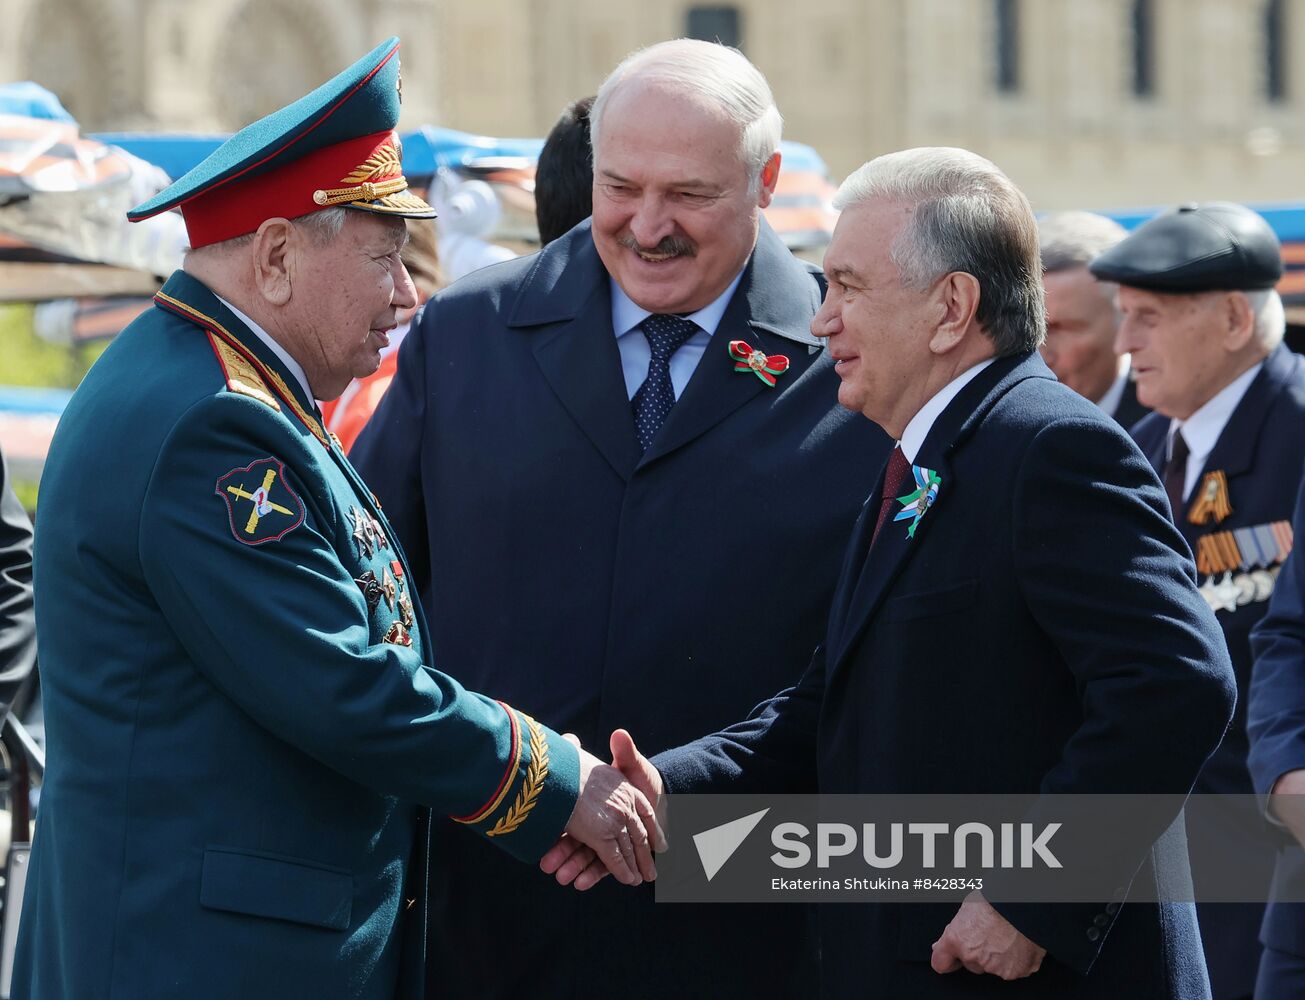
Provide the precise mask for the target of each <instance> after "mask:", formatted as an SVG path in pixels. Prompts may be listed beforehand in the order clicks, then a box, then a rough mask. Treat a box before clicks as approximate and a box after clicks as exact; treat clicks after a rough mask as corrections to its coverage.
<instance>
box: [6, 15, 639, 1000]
mask: <svg viewBox="0 0 1305 1000" xmlns="http://www.w3.org/2000/svg"><path fill="white" fill-rule="evenodd" d="M397 50H398V40H397V39H390V40H389V41H387V42H385V43H384V44H382V45H380V46H379V47H377V48H376V49H375V50H373V51H372V52H371V53H370V54H368V55H367V56H366V57H365V58H363V59H362V60H361V61H359V62H358V63H356V64H355V65H354V66H352V67H350V68H349V69H348V70H346V71H345V72H344V73H342V74H340V75H339V76H337V77H335V78H334V79H333V80H331V81H329V82H328V83H326V84H324V85H323V86H322V87H320V88H318V89H317V90H315V91H313V93H311V94H309V95H308V96H307V97H305V98H303V99H302V100H300V101H299V102H297V103H295V104H293V105H290V106H289V107H287V108H284V109H282V110H281V111H278V112H276V113H275V114H273V115H271V116H269V117H268V118H265V119H263V120H261V121H259V122H256V123H255V124H253V125H251V126H249V127H247V128H246V129H244V130H243V131H241V132H239V133H237V134H236V135H235V136H233V137H232V138H231V139H230V140H229V141H228V142H227V143H225V144H224V145H223V146H222V147H221V148H220V149H218V150H217V151H216V152H214V154H213V155H212V156H210V157H209V158H208V159H207V160H205V161H204V162H203V163H201V164H200V165H199V166H197V167H196V168H195V169H194V170H192V171H191V172H190V173H189V174H187V175H186V176H184V177H182V178H181V179H180V180H179V181H177V182H176V183H175V184H174V185H173V186H172V187H170V188H168V189H167V190H165V191H163V192H162V193H161V194H160V195H159V196H158V197H156V198H154V199H153V200H152V201H150V202H147V203H146V204H144V205H141V206H139V207H138V208H136V209H135V210H133V212H132V213H131V217H132V218H133V219H141V218H146V217H148V216H151V215H154V214H156V213H158V212H162V211H166V210H168V209H172V208H174V207H180V210H181V213H182V215H183V216H184V218H185V220H186V225H187V229H188V232H189V235H190V239H191V242H192V245H193V249H192V251H191V252H190V253H189V254H188V255H187V258H186V263H185V268H184V270H182V271H179V272H177V273H176V274H174V275H173V276H172V277H171V278H169V279H168V282H167V284H165V285H164V287H163V289H162V290H161V291H160V292H159V293H158V294H157V296H156V297H155V300H154V308H153V309H152V310H151V311H149V312H148V313H146V314H145V315H144V316H142V317H141V318H140V319H138V320H137V321H136V322H134V323H133V324H132V325H131V326H130V327H128V328H127V329H126V330H125V331H124V332H123V333H122V334H121V336H120V337H119V338H118V339H117V340H116V341H115V342H114V343H113V344H112V345H111V346H110V347H109V349H108V350H107V351H106V352H105V354H104V356H103V358H102V359H101V360H100V361H99V362H98V363H97V364H96V365H95V367H94V368H93V370H92V371H91V372H90V374H89V375H88V376H87V378H86V380H85V381H84V382H83V383H82V385H81V387H80V388H79V389H78V391H77V392H76V394H75V395H74V397H73V399H72V401H71V403H70V404H69V406H68V408H67V410H66V411H65V413H64V415H63V418H62V420H61V421H60V424H59V431H58V434H57V435H56V438H55V441H54V443H53V445H52V447H51V450H50V457H49V461H48V463H47V465H46V467H45V475H44V479H43V481H42V484H41V519H40V523H39V526H38V531H37V541H36V567H35V574H36V588H37V591H38V592H39V594H40V605H39V608H38V615H37V629H38V637H39V642H40V648H41V672H42V677H43V680H44V684H45V687H44V692H45V711H46V729H47V734H48V737H49V769H48V771H47V773H46V783H45V788H44V794H43V796H42V800H41V809H40V815H39V818H38V820H37V832H36V843H35V848H34V854H33V857H32V867H31V873H30V876H29V879H28V882H27V892H26V898H25V900H24V907H23V916H22V927H21V931H20V933H19V942H18V958H17V968H16V972H15V974H14V980H13V993H12V995H13V996H14V997H20V998H38V1000H46V998H51V1000H52V998H73V997H75V998H77V1000H101V998H110V997H114V998H124V1000H126V998H132V1000H136V998H146V997H187V998H190V1000H199V998H215V1000H216V998H222V1000H230V998H235V997H240V998H244V1000H248V998H261V997H269V998H270V997H276V998H278V1000H284V998H289V997H299V998H304V1000H309V998H311V1000H320V998H323V997H331V998H350V1000H373V998H374V1000H381V998H387V1000H388V998H393V997H395V996H418V995H420V991H421V988H422V987H421V984H422V978H423V977H422V974H421V970H420V969H419V968H418V967H417V965H418V963H419V962H420V960H421V957H422V954H423V952H422V947H423V945H424V938H425V931H426V920H425V909H426V908H425V902H424V894H423V888H422V887H423V886H424V884H425V878H424V871H423V870H422V868H423V867H424V859H425V857H426V831H427V830H428V828H429V827H428V817H429V813H430V812H432V811H433V812H436V813H439V814H443V815H448V816H451V817H456V818H457V819H458V821H459V822H460V823H462V824H463V825H465V826H466V827H467V828H468V829H469V830H473V831H475V832H476V833H478V834H480V835H481V836H483V837H484V838H486V839H487V841H488V842H489V843H492V844H494V845H495V846H497V847H500V848H502V849H503V850H505V851H507V852H508V853H510V854H512V855H514V856H516V857H517V858H520V859H522V860H524V861H530V862H533V861H535V860H537V859H538V858H539V857H540V856H541V855H543V853H544V851H545V849H546V848H548V847H549V846H550V845H552V844H553V843H554V841H555V840H556V839H557V837H558V835H559V834H560V833H562V832H563V831H564V830H565V831H566V832H567V833H568V834H570V835H572V836H573V837H575V838H576V839H577V840H581V841H585V842H586V843H588V842H592V843H593V844H596V845H599V846H598V847H597V848H596V849H597V850H599V851H601V852H602V854H603V856H604V857H606V858H607V859H608V860H609V861H610V862H611V866H612V870H613V873H614V874H616V875H617V877H618V878H620V879H621V880H622V881H625V882H629V883H637V882H639V881H641V879H642V878H650V877H653V876H654V875H655V871H654V869H653V868H652V859H651V852H650V850H649V844H648V833H649V831H652V832H653V833H654V835H655V832H656V827H655V823H654V822H653V820H652V817H651V812H650V811H648V809H647V803H646V801H644V800H642V799H641V798H640V797H639V796H638V793H635V792H634V791H633V789H631V788H630V786H629V785H626V784H623V783H622V782H621V781H620V775H619V773H618V772H616V771H615V770H614V769H612V768H610V767H607V766H605V765H601V764H598V762H597V761H596V760H595V759H594V758H593V757H592V756H590V755H588V754H586V753H584V752H583V751H578V750H577V748H576V747H575V746H573V745H572V744H571V743H570V742H568V741H567V740H565V739H563V738H562V737H560V736H559V735H558V734H557V733H555V732H553V731H551V730H549V729H547V728H545V727H544V726H543V725H540V724H539V723H537V722H536V721H534V720H533V719H532V718H531V717H530V716H528V715H526V714H525V713H524V712H523V711H520V710H518V709H517V708H514V707H512V706H509V705H507V704H505V703H502V702H498V701H494V700H491V699H490V698H486V697H483V696H481V695H478V694H474V693H472V692H470V691H467V690H465V689H464V688H462V687H461V686H460V685H459V684H458V682H457V681H456V680H454V679H453V678H452V677H450V676H448V675H447V674H444V673H441V672H439V671H437V670H436V669H435V668H434V665H433V663H432V656H431V645H430V642H429V639H428V638H427V637H428V634H429V633H428V631H427V627H426V622H425V620H424V617H423V612H422V608H421V605H420V603H419V602H418V601H417V600H415V595H413V594H412V592H411V584H410V583H409V580H410V578H411V574H410V572H409V569H408V567H409V563H408V561H407V559H406V557H405V555H404V553H403V550H402V548H401V546H400V543H399V539H398V538H396V537H395V536H394V533H393V532H392V531H391V530H390V527H389V524H388V522H387V521H386V517H385V515H384V513H383V512H382V511H381V509H380V506H379V505H378V504H377V503H376V501H375V498H374V497H373V496H372V494H371V492H370V491H369V490H368V488H367V486H366V485H365V484H364V483H363V481H362V480H361V478H360V477H359V476H358V474H357V473H356V472H355V471H354V469H353V468H352V466H351V465H350V464H349V462H348V461H347V460H346V459H345V457H344V455H343V453H342V452H341V450H340V448H339V446H338V444H337V443H336V442H335V441H333V440H332V438H331V437H330V436H329V435H328V434H327V433H326V432H325V430H323V428H322V422H321V418H320V414H319V413H318V410H317V407H316V404H315V403H314V399H315V398H320V399H329V398H332V397H334V396H336V395H338V394H339V393H340V391H341V390H342V389H343V388H344V387H345V386H346V385H347V384H348V382H349V380H350V379H351V378H354V377H356V376H361V375H366V374H368V373H369V372H371V371H372V370H374V369H375V368H376V365H377V363H378V355H379V351H380V349H381V348H382V347H384V345H385V343H386V331H387V330H388V329H389V328H392V327H393V326H394V323H395V312H396V310H398V309H400V308H403V307H405V306H409V305H411V304H412V302H413V297H414V293H413V289H412V284H411V282H410V280H409V277H408V274H407V272H406V271H405V270H404V267H403V264H402V263H401V262H400V260H399V250H400V248H401V247H402V246H403V243H404V239H405V222H404V219H405V218H412V217H416V218H424V217H429V216H431V215H432V214H433V213H432V212H431V209H430V207H429V206H428V205H427V204H426V203H425V202H423V201H422V200H421V199H420V198H417V197H415V196H414V195H412V194H411V193H409V192H408V191H407V190H406V187H407V184H406V182H405V180H404V178H403V174H402V168H401V164H400V151H399V147H398V141H397V136H396V133H395V132H394V131H393V129H394V126H395V124H396V123H397V121H398V114H399V83H398V81H399V60H398V55H397ZM645 824H646V825H645ZM410 858H413V859H415V860H414V864H413V869H414V870H413V871H412V872H409V871H408V863H409V859H410ZM527 870H528V869H527ZM559 891H560V890H559ZM501 903H502V907H503V911H504V913H503V919H504V925H505V926H504V935H503V938H504V940H503V941H502V942H501V944H502V946H503V947H504V948H506V949H508V950H510V949H511V947H512V942H511V933H512V932H511V926H512V914H511V907H512V901H511V900H508V899H504V900H502V901H501ZM409 943H411V944H413V945H415V947H411V948H410V947H408V944H409Z"/></svg>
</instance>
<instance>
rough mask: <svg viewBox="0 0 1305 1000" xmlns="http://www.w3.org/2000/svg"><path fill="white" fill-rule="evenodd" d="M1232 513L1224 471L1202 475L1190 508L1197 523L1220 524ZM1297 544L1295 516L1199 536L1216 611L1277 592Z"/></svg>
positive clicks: (1199, 559)
mask: <svg viewBox="0 0 1305 1000" xmlns="http://www.w3.org/2000/svg"><path fill="white" fill-rule="evenodd" d="M1231 513H1232V503H1231V501H1230V500H1229V497H1228V479H1227V476H1226V475H1225V474H1224V473H1223V472H1220V471H1215V472H1209V473H1206V475H1205V476H1204V477H1203V478H1202V480H1201V484H1200V486H1199V487H1198V488H1197V491H1196V493H1195V499H1194V501H1193V503H1192V505H1191V507H1190V508H1189V510H1188V512H1187V519H1188V521H1189V522H1191V523H1192V524H1198V525H1207V524H1218V523H1220V522H1222V521H1223V520H1224V519H1225V518H1226V517H1228V515H1230V514H1231ZM1291 549H1292V530H1291V522H1290V521H1274V522H1272V523H1269V524H1257V525H1253V526H1248V527H1243V528H1234V529H1231V530H1224V531H1213V532H1209V533H1207V534H1205V535H1202V536H1201V537H1199V538H1198V539H1197V540H1196V564H1197V571H1198V574H1199V576H1201V577H1204V582H1203V583H1202V584H1201V586H1200V592H1201V596H1202V597H1203V598H1205V603H1206V604H1208V605H1209V606H1210V609H1211V610H1212V611H1236V610H1237V609H1238V608H1243V607H1246V605H1248V604H1254V603H1258V602H1260V601H1267V600H1268V599H1269V598H1270V597H1271V596H1272V595H1273V589H1274V587H1275V585H1276V584H1277V580H1278V574H1279V573H1280V572H1281V570H1282V562H1283V560H1284V559H1286V558H1287V555H1288V554H1289V553H1290V552H1291Z"/></svg>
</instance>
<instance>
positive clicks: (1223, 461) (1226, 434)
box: [1160, 344, 1300, 527]
mask: <svg viewBox="0 0 1305 1000" xmlns="http://www.w3.org/2000/svg"><path fill="white" fill-rule="evenodd" d="M1298 364H1300V360H1299V358H1298V357H1297V356H1296V355H1294V354H1292V353H1291V351H1290V350H1289V349H1288V348H1287V345H1286V344H1279V345H1278V346H1277V347H1276V348H1274V350H1273V351H1272V352H1271V353H1270V354H1269V356H1268V357H1267V358H1265V359H1264V367H1263V368H1261V369H1260V372H1259V374H1258V375H1256V376H1255V378H1254V379H1253V380H1252V381H1251V384H1250V385H1249V386H1247V388H1246V394H1245V395H1244V396H1242V398H1241V402H1239V403H1238V404H1237V408H1236V409H1235V410H1233V412H1232V416H1230V417H1229V418H1228V423H1226V424H1225V425H1224V428H1223V430H1222V431H1221V432H1220V434H1219V439H1218V440H1217V441H1215V443H1214V448H1213V449H1211V451H1210V456H1209V458H1207V459H1206V460H1205V467H1204V468H1202V469H1201V475H1200V476H1199V477H1197V479H1196V486H1195V487H1193V494H1192V497H1189V498H1188V499H1189V501H1190V500H1191V499H1193V498H1194V497H1195V495H1196V491H1197V490H1199V489H1200V486H1201V482H1202V480H1204V479H1205V477H1206V475H1207V474H1208V473H1211V472H1215V471H1220V472H1223V473H1224V474H1225V475H1226V476H1227V477H1228V479H1229V480H1232V479H1235V478H1236V477H1237V476H1240V475H1243V474H1244V473H1246V472H1249V471H1250V470H1251V469H1252V468H1254V466H1255V443H1256V442H1257V441H1258V440H1259V439H1260V428H1261V427H1262V426H1263V424H1264V421H1265V419H1266V418H1267V417H1268V415H1269V408H1270V407H1271V406H1272V405H1273V401H1274V399H1275V398H1276V397H1277V395H1278V392H1279V390H1280V389H1281V388H1282V386H1283V385H1284V384H1285V383H1286V382H1287V381H1288V379H1290V377H1291V375H1292V373H1293V372H1294V371H1295V369H1296V366H1297V365H1298ZM1160 466H1161V468H1162V469H1163V467H1164V452H1163V446H1162V449H1161V455H1160ZM1229 493H1230V494H1232V493H1233V491H1232V489H1231V487H1230V488H1229ZM1233 502H1234V507H1235V505H1236V497H1235V496H1234V497H1233ZM1179 520H1180V527H1181V526H1183V525H1185V524H1186V523H1187V514H1186V511H1184V512H1183V516H1182V517H1181V518H1179Z"/></svg>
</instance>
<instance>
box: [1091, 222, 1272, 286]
mask: <svg viewBox="0 0 1305 1000" xmlns="http://www.w3.org/2000/svg"><path fill="white" fill-rule="evenodd" d="M1089 269H1090V270H1091V271H1092V273H1093V274H1094V275H1095V276H1096V277H1098V278H1100V279H1101V280H1102V281H1116V282H1118V283H1119V284H1121V285H1131V286H1132V287H1134V288H1145V289H1148V290H1149V291H1153V292H1213V291H1253V290H1255V289H1259V288H1272V287H1273V286H1274V285H1276V284H1277V283H1278V279H1279V278H1281V277H1282V248H1281V246H1280V245H1279V243H1278V237H1277V236H1276V235H1275V234H1274V232H1273V229H1272V228H1271V227H1270V226H1269V224H1268V223H1267V222H1265V221H1264V218H1263V217H1262V216H1260V215H1259V214H1258V213H1256V212H1252V211H1251V210H1250V209H1249V208H1246V207H1245V206H1243V205H1234V204H1233V203H1231V202H1227V201H1211V202H1206V203H1205V204H1202V205H1195V204H1190V205H1181V206H1179V207H1178V208H1175V209H1172V210H1170V211H1168V212H1163V213H1161V214H1160V215H1157V216H1156V217H1155V218H1154V219H1150V220H1148V221H1146V222H1144V223H1143V224H1142V225H1140V226H1138V228H1137V229H1135V230H1133V232H1131V233H1130V234H1129V235H1128V236H1127V237H1125V238H1124V239H1123V240H1121V241H1120V242H1119V243H1117V244H1115V245H1114V246H1113V247H1111V248H1110V249H1109V250H1107V251H1106V252H1105V253H1103V254H1101V256H1099V257H1097V258H1096V259H1095V260H1093V261H1092V263H1091V264H1090V265H1089Z"/></svg>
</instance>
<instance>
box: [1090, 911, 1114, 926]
mask: <svg viewBox="0 0 1305 1000" xmlns="http://www.w3.org/2000/svg"><path fill="white" fill-rule="evenodd" d="M1092 922H1093V923H1094V924H1096V925H1097V926H1098V927H1105V926H1106V924H1108V923H1110V918H1109V917H1107V916H1106V915H1105V914H1104V913H1098V914H1097V915H1096V916H1095V917H1093V918H1092Z"/></svg>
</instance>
